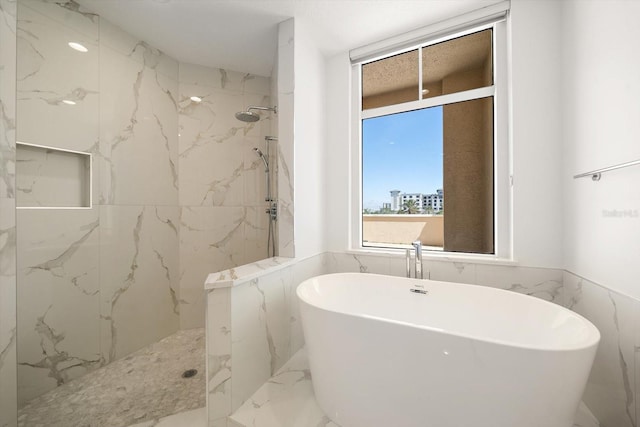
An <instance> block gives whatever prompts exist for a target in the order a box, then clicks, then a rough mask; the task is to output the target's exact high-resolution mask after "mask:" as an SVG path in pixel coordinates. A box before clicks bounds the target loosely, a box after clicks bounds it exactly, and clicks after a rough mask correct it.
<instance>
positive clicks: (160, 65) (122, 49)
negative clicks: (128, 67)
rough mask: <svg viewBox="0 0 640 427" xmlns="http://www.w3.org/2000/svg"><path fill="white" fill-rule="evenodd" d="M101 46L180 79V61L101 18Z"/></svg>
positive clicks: (172, 77) (165, 74) (170, 77)
mask: <svg viewBox="0 0 640 427" xmlns="http://www.w3.org/2000/svg"><path fill="white" fill-rule="evenodd" d="M100 45H101V46H103V47H108V48H110V49H113V50H115V51H117V52H118V53H120V54H122V55H124V56H126V57H127V58H130V59H132V60H134V61H136V62H138V63H140V64H144V66H145V67H147V68H150V69H152V70H154V71H156V72H158V73H160V74H163V75H164V76H166V77H168V78H169V79H171V80H177V79H178V61H176V60H175V59H173V58H172V57H170V56H169V55H167V54H165V53H164V52H162V51H161V50H159V49H156V48H155V47H153V46H151V45H149V44H148V43H146V42H145V41H142V40H139V39H137V38H136V37H134V36H132V35H131V34H129V33H127V32H126V31H124V30H122V29H121V28H120V27H117V26H116V25H114V24H112V23H111V22H109V21H108V20H106V19H104V18H100Z"/></svg>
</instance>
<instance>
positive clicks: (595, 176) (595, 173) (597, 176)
mask: <svg viewBox="0 0 640 427" xmlns="http://www.w3.org/2000/svg"><path fill="white" fill-rule="evenodd" d="M634 165H640V159H639V160H633V161H631V162H627V163H620V164H619V165H614V166H609V167H608V168H602V169H597V170H594V171H591V172H585V173H581V174H578V175H574V176H573V178H574V179H575V178H584V177H585V176H590V177H591V179H592V180H593V181H600V176H601V175H602V173H604V172H609V171H612V170H616V169H622V168H626V167H629V166H634Z"/></svg>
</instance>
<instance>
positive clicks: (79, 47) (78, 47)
mask: <svg viewBox="0 0 640 427" xmlns="http://www.w3.org/2000/svg"><path fill="white" fill-rule="evenodd" d="M67 44H68V45H69V47H70V48H71V49H75V50H77V51H78V52H82V53H84V52H89V49H87V48H86V47H84V46H83V45H81V44H80V43H76V42H69V43H67Z"/></svg>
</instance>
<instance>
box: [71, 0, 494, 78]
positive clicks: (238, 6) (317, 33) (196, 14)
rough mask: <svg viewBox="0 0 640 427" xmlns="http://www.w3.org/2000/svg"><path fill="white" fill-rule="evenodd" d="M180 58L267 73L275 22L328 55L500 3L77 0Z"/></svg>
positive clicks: (456, 0)
mask: <svg viewBox="0 0 640 427" xmlns="http://www.w3.org/2000/svg"><path fill="white" fill-rule="evenodd" d="M76 1H77V2H78V3H80V4H81V5H82V6H84V7H86V8H87V9H89V10H91V11H92V12H95V13H97V14H99V15H101V16H102V17H104V18H106V19H108V20H109V21H111V22H112V23H114V24H116V25H118V26H120V27H121V28H122V29H124V30H125V31H127V32H129V33H130V34H133V35H134V36H136V37H138V38H140V39H142V40H144V41H146V42H148V43H149V44H151V45H153V46H155V47H157V48H159V49H160V50H162V51H164V52H165V53H167V54H168V55H170V56H172V57H174V58H175V59H177V60H179V61H183V62H189V63H194V64H200V65H205V66H209V67H215V68H225V69H230V70H235V71H242V72H248V73H252V74H257V75H263V76H269V75H271V70H272V69H273V64H274V60H275V52H276V47H277V26H278V23H280V22H282V21H285V20H287V19H289V18H291V17H294V18H296V25H305V26H306V27H307V29H308V30H309V32H310V34H311V36H312V37H313V38H314V40H315V43H316V45H317V46H318V48H319V49H320V50H321V51H322V52H323V54H325V55H326V56H331V55H334V54H337V53H339V52H343V51H346V50H349V49H353V48H356V47H360V46H364V45H366V44H369V43H373V42H375V41H379V40H382V39H384V38H387V37H391V36H393V35H397V34H401V33H404V32H407V31H410V30H413V29H416V28H420V27H423V26H425V25H428V24H430V23H433V22H437V21H441V20H443V19H447V18H449V17H452V16H455V15H459V14H462V13H465V12H468V11H471V10H474V9H478V8H481V7H485V6H488V5H490V4H494V3H498V2H499V1H500V0H76Z"/></svg>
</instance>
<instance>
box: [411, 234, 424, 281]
mask: <svg viewBox="0 0 640 427" xmlns="http://www.w3.org/2000/svg"><path fill="white" fill-rule="evenodd" d="M411 245H412V246H413V247H414V249H415V250H416V268H415V270H414V271H415V275H416V279H424V277H423V274H422V242H421V241H420V240H416V241H415V242H413V243H411Z"/></svg>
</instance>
